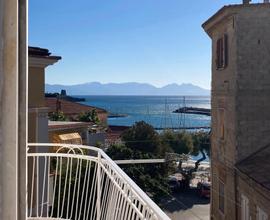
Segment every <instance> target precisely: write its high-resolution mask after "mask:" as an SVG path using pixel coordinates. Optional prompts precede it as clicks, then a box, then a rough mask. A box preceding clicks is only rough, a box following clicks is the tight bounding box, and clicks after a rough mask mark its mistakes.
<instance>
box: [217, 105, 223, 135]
mask: <svg viewBox="0 0 270 220" xmlns="http://www.w3.org/2000/svg"><path fill="white" fill-rule="evenodd" d="M218 128H219V131H218V132H219V134H218V136H219V138H220V139H221V140H224V134H225V127H224V109H223V108H220V109H218Z"/></svg>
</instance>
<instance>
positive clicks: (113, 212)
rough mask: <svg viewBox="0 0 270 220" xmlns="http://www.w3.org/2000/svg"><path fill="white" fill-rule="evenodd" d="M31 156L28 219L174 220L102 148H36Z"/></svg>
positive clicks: (30, 149) (30, 151)
mask: <svg viewBox="0 0 270 220" xmlns="http://www.w3.org/2000/svg"><path fill="white" fill-rule="evenodd" d="M27 157H28V169H27V176H28V177H27V191H28V195H27V216H28V220H34V219H44V220H45V219H72V220H89V219H91V220H92V219H96V220H102V219H104V220H146V219H149V220H152V219H153V220H169V217H168V216H167V215H166V214H165V213H164V212H163V211H162V210H161V209H160V208H159V207H158V206H157V205H156V204H155V203H154V202H153V201H152V200H151V199H150V198H149V197H148V196H147V195H146V194H145V193H144V192H143V191H142V190H141V189H140V188H139V187H138V186H137V185H136V184H135V183H134V182H133V180H131V179H130V178H129V177H128V176H127V175H126V174H125V173H124V172H123V171H122V169H121V168H120V167H118V166H117V165H116V164H115V163H114V162H113V161H112V160H111V159H110V158H109V157H108V156H107V155H106V154H105V153H104V152H103V151H102V150H101V149H99V148H96V147H89V146H82V145H70V144H40V143H31V144H28V152H27Z"/></svg>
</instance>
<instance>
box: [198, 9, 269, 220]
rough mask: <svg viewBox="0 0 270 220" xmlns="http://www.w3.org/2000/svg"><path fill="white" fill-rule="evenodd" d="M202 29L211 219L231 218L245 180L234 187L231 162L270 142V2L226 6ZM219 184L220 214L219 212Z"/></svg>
mask: <svg viewBox="0 0 270 220" xmlns="http://www.w3.org/2000/svg"><path fill="white" fill-rule="evenodd" d="M203 27H204V29H205V30H206V32H207V33H208V34H209V36H210V37H211V39H212V42H213V43H212V103H211V107H212V133H211V147H212V155H211V163H212V164H211V165H212V171H211V173H212V191H211V217H212V219H228V220H233V219H238V217H239V212H240V211H241V209H240V208H239V204H238V201H237V198H238V194H239V191H241V188H242V185H241V184H242V182H243V181H240V180H239V181H238V183H237V180H238V179H239V178H238V173H236V170H235V164H236V163H237V162H239V161H241V160H243V159H245V158H246V157H248V156H249V155H250V154H252V153H254V152H255V151H256V150H258V149H260V148H262V147H263V146H265V145H267V144H269V143H270V98H269V97H270V65H269V64H270V4H251V5H235V6H228V7H225V8H223V9H221V10H220V11H219V12H218V13H217V14H216V15H214V16H213V17H212V18H210V19H209V20H208V21H207V22H206V23H205V24H204V25H203ZM224 34H226V35H227V37H228V65H227V67H226V68H223V69H217V68H216V59H217V55H216V44H217V40H218V39H219V38H220V37H222V36H223V35H224ZM222 112H223V113H222ZM223 123H224V137H223V138H222V137H221V134H220V133H221V132H220V129H221V127H222V124H223ZM220 182H222V183H224V196H225V207H224V213H222V212H221V211H220V209H219V198H220V197H219V185H220ZM251 187H252V186H251V185H249V184H246V185H245V186H243V188H244V189H247V190H250V188H251ZM253 193H254V194H256V192H255V191H253ZM256 197H257V198H258V200H260V198H261V197H260V196H258V195H257V194H256ZM260 201H263V200H260ZM269 207H270V206H269Z"/></svg>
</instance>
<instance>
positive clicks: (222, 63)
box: [216, 34, 228, 69]
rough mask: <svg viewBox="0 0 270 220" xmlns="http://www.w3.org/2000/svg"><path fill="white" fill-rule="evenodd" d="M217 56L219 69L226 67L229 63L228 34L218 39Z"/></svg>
mask: <svg viewBox="0 0 270 220" xmlns="http://www.w3.org/2000/svg"><path fill="white" fill-rule="evenodd" d="M216 56H217V58H216V67H217V69H223V68H226V66H227V65H228V36H227V35H226V34H224V36H223V37H222V38H219V39H218V40H217V48H216Z"/></svg>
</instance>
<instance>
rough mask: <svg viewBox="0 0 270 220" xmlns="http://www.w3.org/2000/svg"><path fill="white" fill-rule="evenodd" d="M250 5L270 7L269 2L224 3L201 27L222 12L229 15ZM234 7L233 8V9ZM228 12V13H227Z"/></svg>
mask: <svg viewBox="0 0 270 220" xmlns="http://www.w3.org/2000/svg"><path fill="white" fill-rule="evenodd" d="M252 7H268V8H269V7H270V4H269V3H252V4H233V5H225V6H224V7H222V8H221V9H220V10H218V11H217V12H216V13H215V14H214V15H213V16H211V17H210V18H209V19H208V20H207V21H206V22H204V23H203V24H202V27H203V28H204V29H206V28H207V27H206V26H207V25H208V24H210V23H211V22H213V21H214V20H215V19H216V18H218V17H219V16H221V15H222V14H224V16H226V15H229V14H230V13H231V12H232V13H235V12H236V11H237V10H238V9H242V8H252ZM233 9H235V10H233ZM229 12H230V13H229Z"/></svg>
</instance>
